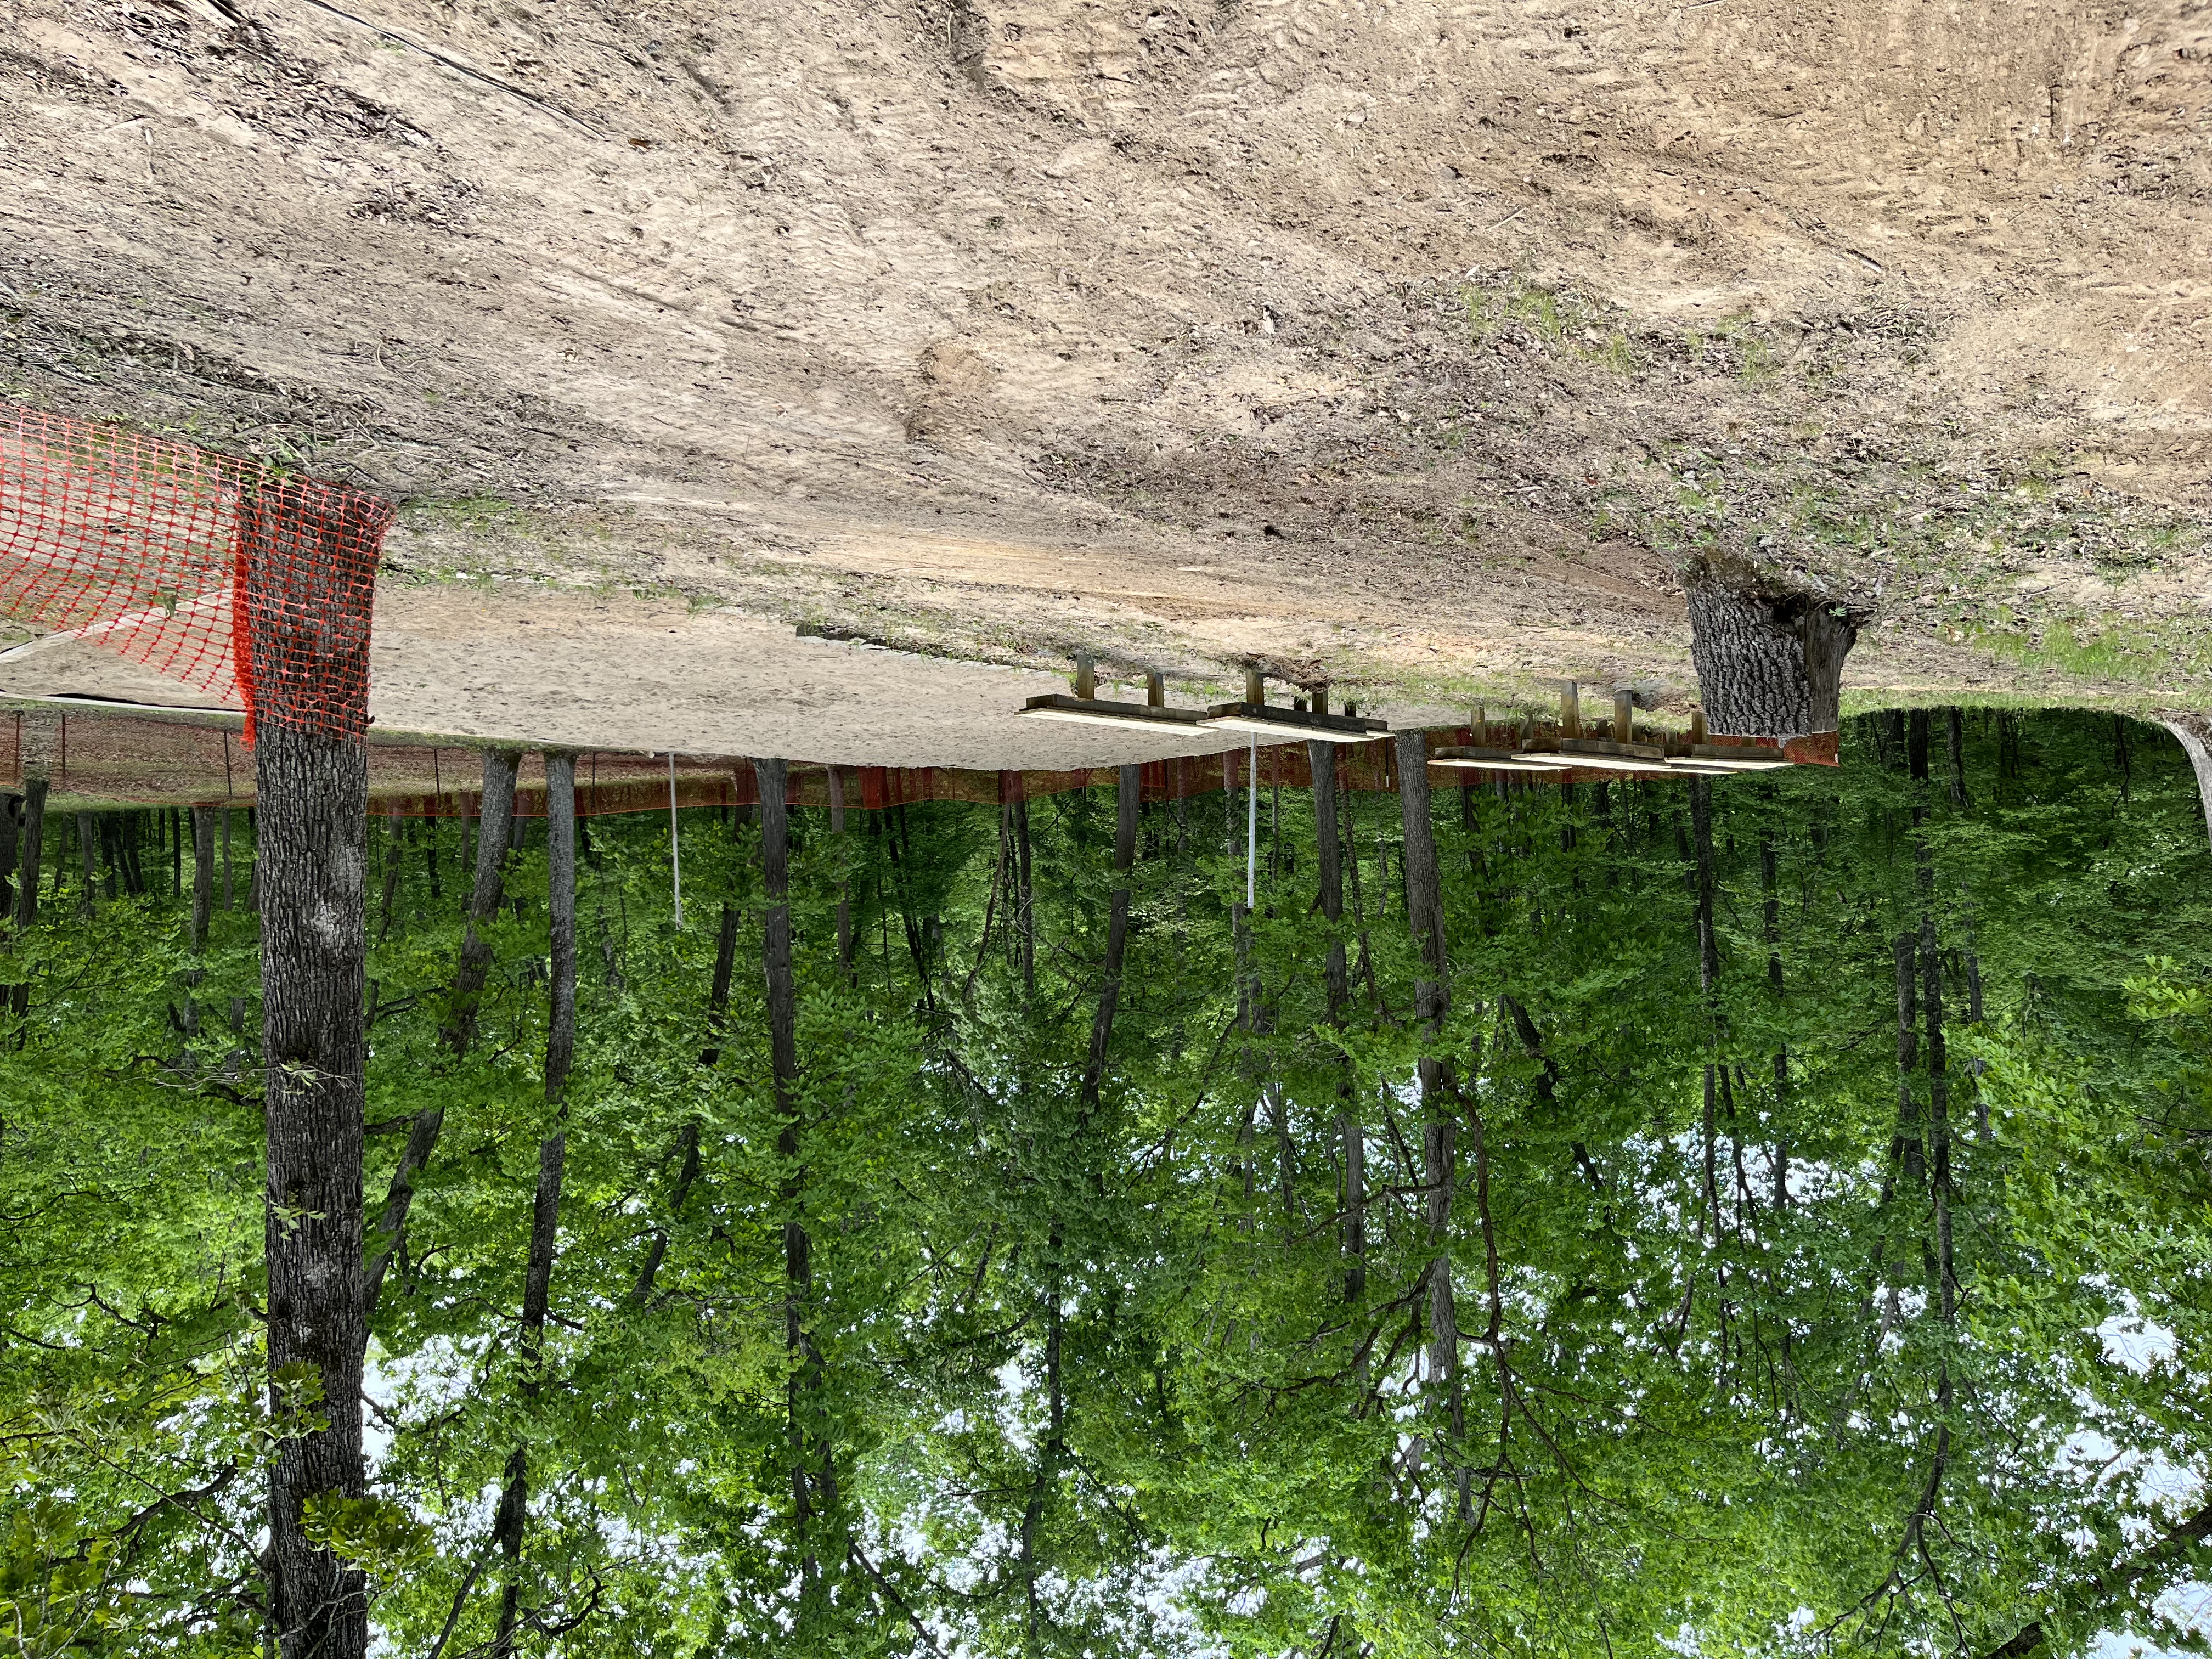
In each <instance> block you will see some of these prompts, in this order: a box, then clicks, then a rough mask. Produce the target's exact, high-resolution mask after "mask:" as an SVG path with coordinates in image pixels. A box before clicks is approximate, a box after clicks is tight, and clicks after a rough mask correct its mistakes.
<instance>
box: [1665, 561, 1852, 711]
mask: <svg viewBox="0 0 2212 1659" xmlns="http://www.w3.org/2000/svg"><path fill="white" fill-rule="evenodd" d="M1686 587H1687V589H1688V592H1689V599H1690V652H1691V655H1692V657H1693V658H1694V659H1696V662H1697V665H1698V693H1699V699H1700V700H1701V702H1703V704H1704V706H1705V724H1706V727H1707V729H1708V730H1710V731H1711V732H1714V733H1716V734H1717V735H1723V736H1728V737H1740V738H1802V737H1808V736H1810V735H1812V734H1813V733H1814V732H1833V731H1835V730H1836V729H1837V728H1838V726H1839V725H1840V724H1841V712H1842V709H1841V704H1842V685H1843V671H1844V657H1845V656H1846V655H1848V654H1849V653H1850V648H1851V647H1852V646H1853V645H1854V644H1855V643H1857V640H1858V623H1859V621H1860V620H1861V618H1860V617H1858V616H1857V615H1856V614H1855V613H1854V612H1853V611H1851V609H1850V607H1849V606H1847V605H1842V604H1839V603H1838V602H1837V601H1835V600H1832V599H1823V598H1820V597H1819V596H1818V595H1815V594H1810V593H1790V592H1765V591H1762V588H1761V587H1760V586H1759V584H1757V583H1756V582H1754V581H1752V580H1747V579H1731V578H1730V577H1729V575H1726V574H1723V573H1722V572H1720V571H1718V570H1717V569H1715V568H1712V567H1711V566H1702V567H1700V568H1698V569H1696V570H1693V571H1692V573H1691V575H1690V578H1689V580H1688V581H1687V583H1686Z"/></svg>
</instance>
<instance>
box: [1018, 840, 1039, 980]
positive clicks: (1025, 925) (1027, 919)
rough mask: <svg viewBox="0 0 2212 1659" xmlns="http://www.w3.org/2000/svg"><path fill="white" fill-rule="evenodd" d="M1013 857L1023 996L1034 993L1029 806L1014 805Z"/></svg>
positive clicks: (1033, 933) (1034, 911) (1034, 932)
mask: <svg viewBox="0 0 2212 1659" xmlns="http://www.w3.org/2000/svg"><path fill="white" fill-rule="evenodd" d="M1014 858H1015V864H1016V866H1017V874H1018V877H1019V879H1020V881H1021V921H1022V930H1021V931H1022V994H1023V996H1024V998H1025V999H1026V998H1031V997H1034V996H1036V890H1035V889H1034V888H1033V887H1031V886H1030V804H1029V801H1028V799H1026V798H1024V799H1021V800H1018V801H1016V802H1015V803H1014Z"/></svg>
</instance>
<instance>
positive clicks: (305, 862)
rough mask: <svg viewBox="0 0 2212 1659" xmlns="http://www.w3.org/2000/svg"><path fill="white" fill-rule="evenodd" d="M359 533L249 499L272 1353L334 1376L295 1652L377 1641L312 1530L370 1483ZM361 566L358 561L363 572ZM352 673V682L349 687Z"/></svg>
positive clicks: (276, 1586)
mask: <svg viewBox="0 0 2212 1659" xmlns="http://www.w3.org/2000/svg"><path fill="white" fill-rule="evenodd" d="M348 536H349V531H348V528H347V526H345V525H344V524H343V523H341V522H340V521H339V520H337V518H335V517H324V516H321V515H320V514H319V513H316V512H314V511H311V510H305V509H302V508H301V507H300V506H299V505H298V504H297V503H296V502H293V501H289V500H288V499H286V498H285V497H283V496H282V495H276V494H272V495H269V496H266V497H264V496H258V495H254V494H252V492H248V493H247V494H246V495H245V497H244V498H243V499H242V500H241V501H240V506H239V509H238V546H239V553H240V563H241V566H242V567H243V568H242V570H241V572H240V574H241V575H242V577H243V578H244V580H242V581H241V582H240V590H239V591H240V597H241V600H242V604H241V610H242V612H243V616H242V621H243V623H244V634H245V641H244V643H245V644H246V647H247V648H246V653H244V659H243V660H242V661H241V665H240V666H241V672H245V671H250V672H251V674H252V678H253V681H254V683H255V685H256V688H257V689H256V695H255V708H256V720H255V723H256V725H257V726H258V732H259V739H258V742H257V743H256V744H255V747H254V758H255V793H256V799H257V802H258V808H257V811H256V815H255V821H256V823H257V824H258V842H259V845H258V856H257V858H256V860H255V865H254V871H255V877H256V885H257V889H258V891H257V895H256V897H257V901H258V905H257V908H258V909H259V911H260V915H261V1052H262V1056H263V1060H264V1066H265V1067H266V1072H265V1077H264V1088H263V1098H264V1118H265V1121H266V1125H267V1142H268V1205H267V1255H268V1280H269V1290H268V1293H269V1370H270V1383H271V1391H272V1394H275V1395H279V1396H280V1397H281V1395H282V1394H283V1391H284V1390H285V1389H286V1388H287V1387H288V1386H289V1383H290V1382H291V1380H292V1379H293V1378H295V1377H299V1376H306V1377H312V1378H313V1379H314V1380H315V1381H316V1382H317V1383H319V1384H320V1389H321V1401H320V1403H319V1405H318V1406H316V1407H314V1410H315V1412H316V1413H319V1414H320V1416H321V1417H322V1418H324V1419H326V1420H327V1426H326V1427H324V1428H322V1429H319V1430H317V1431H314V1432H313V1433H310V1434H301V1435H291V1436H288V1437H286V1438H285V1439H283V1441H282V1442H281V1443H280V1444H279V1446H278V1449H277V1451H276V1456H275V1458H274V1460H273V1462H272V1464H271V1467H270V1474H269V1510H270V1544H269V1551H268V1558H267V1559H268V1561H269V1569H268V1571H269V1606H270V1625H271V1626H272V1628H273V1630H274V1632H275V1634H276V1648H277V1651H278V1653H279V1654H280V1655H281V1656H282V1659H308V1656H313V1659H360V1656H362V1654H363V1653H364V1652H365V1651H366V1649H367V1646H368V1598H367V1594H366V1589H365V1586H364V1583H363V1581H362V1574H361V1573H360V1571H358V1570H356V1569H354V1568H352V1567H349V1566H348V1565H346V1564H345V1563H344V1562H343V1561H342V1560H341V1559H339V1558H338V1557H337V1556H335V1555H333V1554H331V1553H329V1552H327V1551H325V1550H320V1549H317V1548H315V1547H313V1546H312V1545H311V1544H310V1543H309V1541H308V1540H307V1536H306V1534H305V1533H304V1532H303V1530H302V1528H301V1516H302V1512H303V1510H304V1508H305V1506H306V1504H307V1500H308V1499H309V1498H312V1497H313V1496H315V1495H316V1494H318V1493H342V1494H343V1495H344V1496H346V1497H349V1498H358V1497H360V1496H362V1493H363V1492H364V1490H365V1486H366V1478H365V1473H364V1469H363V1466H362V1425H361V1376H362V1352H363V1350H364V1348H365V1347H366V1346H367V1343H368V1321H367V1317H366V1315H365V1311H364V1304H363V1297H362V1291H363V1283H362V1067H363V1065H364V1063H365V1061H366V1060H367V1046H368V1041H367V1030H366V1014H365V1012H364V1010H363V1008H362V994H363V992H364V991H365V989H366V988H367V976H366V975H367V965H368V933H367V928H368V915H367V908H366V902H367V901H366V893H365V890H364V888H365V882H366V878H367V872H366V867H365V860H366V845H365V842H366V837H367V831H368V744H367V743H366V741H365V737H366V733H367V731H368V692H367V687H368V608H369V594H368V590H367V587H366V585H365V581H362V582H356V581H354V580H352V579H351V578H350V577H349V574H348V572H349V569H350V568H351V564H352V562H351V561H350V559H349V557H343V556H340V555H341V553H342V550H343V548H344V546H345V544H346V542H347V538H348ZM356 574H358V573H356ZM344 688H353V689H354V690H353V694H352V696H351V697H350V698H349V700H347V701H344V702H337V701H334V699H335V698H337V697H338V696H339V695H340V694H341V692H342V691H343V689H344Z"/></svg>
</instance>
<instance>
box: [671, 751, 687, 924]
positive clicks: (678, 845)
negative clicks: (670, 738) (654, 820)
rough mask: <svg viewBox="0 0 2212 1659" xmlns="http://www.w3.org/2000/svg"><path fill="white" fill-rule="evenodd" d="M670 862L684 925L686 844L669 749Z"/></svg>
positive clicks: (673, 757) (680, 920) (673, 754)
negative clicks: (678, 829) (678, 834)
mask: <svg viewBox="0 0 2212 1659" xmlns="http://www.w3.org/2000/svg"><path fill="white" fill-rule="evenodd" d="M668 864H669V867H670V868H671V870H673V871H674V872H676V925H677V926H678V927H682V926H683V925H684V845H683V843H682V842H679V841H678V840H677V838H676V751H675V750H673V749H671V750H669V751H668Z"/></svg>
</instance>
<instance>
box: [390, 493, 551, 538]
mask: <svg viewBox="0 0 2212 1659" xmlns="http://www.w3.org/2000/svg"><path fill="white" fill-rule="evenodd" d="M403 516H404V518H405V520H406V521H407V523H408V526H409V527H410V528H413V529H422V530H428V529H434V528H435V529H443V530H465V531H469V532H473V533H475V534H478V535H481V534H483V532H487V531H494V530H520V529H523V528H526V526H527V525H528V522H529V520H530V518H531V513H530V512H529V509H528V508H526V507H517V506H516V505H515V504H514V503H513V501H508V500H507V499H506V498H505V497H504V496H500V495H453V496H448V497H445V498H442V499H439V498H432V499H429V500H424V501H410V502H409V503H408V504H407V506H406V507H404V509H403Z"/></svg>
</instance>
